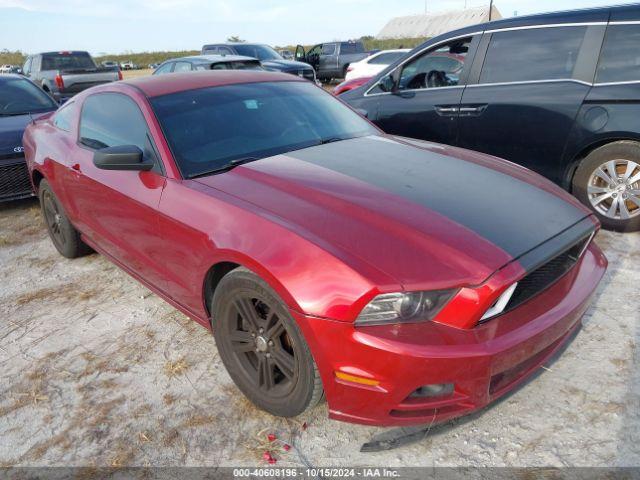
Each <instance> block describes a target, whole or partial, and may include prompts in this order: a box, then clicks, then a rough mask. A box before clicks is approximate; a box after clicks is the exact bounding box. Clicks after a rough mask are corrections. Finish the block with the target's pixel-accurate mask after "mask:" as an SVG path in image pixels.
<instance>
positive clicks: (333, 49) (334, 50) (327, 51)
mask: <svg viewBox="0 0 640 480" xmlns="http://www.w3.org/2000/svg"><path fill="white" fill-rule="evenodd" d="M339 45H340V44H339V43H325V44H323V45H322V52H321V53H320V59H319V68H320V70H321V71H322V72H324V75H325V76H326V77H337V76H339V74H338V72H339V69H338V55H339V54H340V51H339Z"/></svg>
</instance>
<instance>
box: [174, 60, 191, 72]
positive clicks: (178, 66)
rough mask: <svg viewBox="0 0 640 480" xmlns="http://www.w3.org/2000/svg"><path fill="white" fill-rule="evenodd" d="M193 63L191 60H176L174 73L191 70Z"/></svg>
mask: <svg viewBox="0 0 640 480" xmlns="http://www.w3.org/2000/svg"><path fill="white" fill-rule="evenodd" d="M190 71H191V64H190V63H189V62H176V63H175V66H174V67H173V73H177V72H190Z"/></svg>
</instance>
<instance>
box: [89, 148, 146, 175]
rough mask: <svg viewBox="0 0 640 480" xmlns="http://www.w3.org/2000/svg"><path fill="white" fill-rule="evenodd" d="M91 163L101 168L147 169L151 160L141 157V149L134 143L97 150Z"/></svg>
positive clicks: (139, 170) (140, 170)
mask: <svg viewBox="0 0 640 480" xmlns="http://www.w3.org/2000/svg"><path fill="white" fill-rule="evenodd" d="M93 164H94V165H95V166H96V167H98V168H100V169H102V170H129V171H138V172H142V171H148V170H151V169H152V168H153V162H151V161H144V160H143V159H142V150H140V149H139V148H138V147H136V146H135V145H118V146H117V147H107V148H101V149H100V150H97V151H96V152H95V153H94V154H93Z"/></svg>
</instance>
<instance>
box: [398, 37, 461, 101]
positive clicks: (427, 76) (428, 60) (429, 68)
mask: <svg viewBox="0 0 640 480" xmlns="http://www.w3.org/2000/svg"><path fill="white" fill-rule="evenodd" d="M470 44H471V38H466V39H460V40H456V41H454V42H451V43H448V44H445V45H441V46H439V47H437V49H436V50H431V51H428V52H427V53H424V54H422V55H421V56H419V57H418V58H415V59H413V60H411V61H410V62H408V63H407V64H406V65H405V66H404V67H403V68H402V73H401V74H400V80H399V82H398V89H399V90H415V89H422V88H439V87H454V86H456V85H458V84H459V83H460V74H461V73H462V69H463V68H464V65H465V61H466V60H467V53H468V52H469V45H470Z"/></svg>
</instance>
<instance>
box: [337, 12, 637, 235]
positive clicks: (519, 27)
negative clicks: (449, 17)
mask: <svg viewBox="0 0 640 480" xmlns="http://www.w3.org/2000/svg"><path fill="white" fill-rule="evenodd" d="M634 42H636V43H634ZM637 42H640V6H639V5H627V6H621V7H605V8H596V9H585V10H577V11H572V12H559V13H551V14H545V15H533V16H527V17H515V18H512V19H508V20H501V21H496V22H491V23H487V24H482V25H476V26H472V27H468V28H465V29H462V30H456V31H453V32H450V33H448V34H445V35H441V36H439V37H437V38H434V39H432V40H429V41H428V42H425V43H424V44H423V45H421V46H419V47H418V48H416V49H414V50H413V51H412V52H411V53H410V54H409V55H408V56H407V57H405V58H403V59H402V60H400V61H398V62H396V63H395V64H393V65H392V66H390V67H389V68H387V69H386V70H385V71H383V72H381V73H380V74H379V75H377V76H376V77H375V78H374V79H373V80H371V81H370V82H369V83H367V84H366V85H365V86H363V87H361V88H358V89H354V90H352V91H350V92H347V93H345V94H344V95H342V96H341V98H343V99H344V100H345V101H346V102H348V103H350V104H351V105H352V106H354V107H356V108H358V109H363V110H366V111H368V112H369V117H370V118H371V119H372V120H373V121H374V122H375V123H376V124H377V125H378V126H379V127H381V128H382V129H383V130H384V131H386V132H388V133H392V134H396V135H404V136H407V137H413V138H419V139H423V140H430V141H435V142H440V143H446V144H450V145H456V146H460V147H464V148H470V149H473V150H478V151H481V152H485V153H489V154H492V155H496V156H499V157H503V158H506V159H508V160H511V161H513V162H516V163H518V164H520V165H523V166H525V167H527V168H531V169H532V170H535V171H537V172H538V173H541V174H542V175H544V176H546V177H547V178H549V179H551V180H553V181H554V182H555V183H557V184H559V185H561V186H562V187H564V188H565V189H567V190H569V191H570V192H572V193H573V194H574V195H575V196H576V197H577V198H578V199H580V201H582V203H584V204H585V205H587V206H588V207H590V208H591V209H592V210H593V211H594V212H595V214H596V215H597V217H598V218H599V219H600V221H601V222H602V224H603V225H604V227H605V228H609V229H612V230H619V231H631V230H638V229H640V125H639V124H638V122H637V118H638V116H640V106H637V102H636V101H637V100H638V99H639V98H640V70H639V69H638V65H639V64H640V53H639V52H638V49H637V48H635V47H634V46H633V45H636V44H637ZM443 55H446V56H447V57H446V58H447V60H446V61H447V62H448V63H447V64H444V63H443V61H444V60H445V57H443ZM456 60H458V61H460V62H462V64H463V68H458V66H457V64H456ZM454 68H455V69H456V71H453V69H454ZM638 105H640V104H638Z"/></svg>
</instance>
